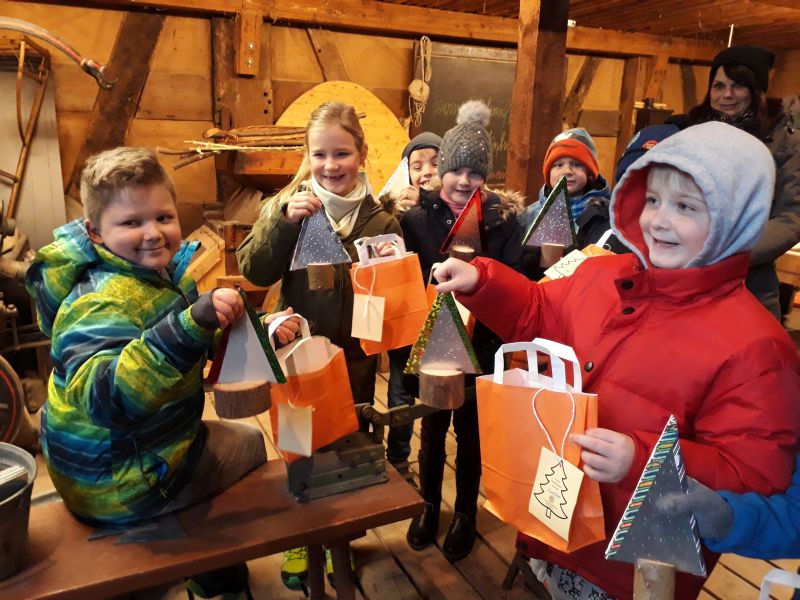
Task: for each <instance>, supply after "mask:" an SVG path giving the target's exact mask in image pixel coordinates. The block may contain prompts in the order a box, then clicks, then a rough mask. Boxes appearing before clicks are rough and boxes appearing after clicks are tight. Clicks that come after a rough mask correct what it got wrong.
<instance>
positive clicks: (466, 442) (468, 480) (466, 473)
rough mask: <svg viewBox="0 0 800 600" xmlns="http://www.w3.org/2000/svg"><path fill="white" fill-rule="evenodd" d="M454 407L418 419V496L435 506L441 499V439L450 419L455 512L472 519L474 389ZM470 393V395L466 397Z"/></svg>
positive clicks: (476, 459)
mask: <svg viewBox="0 0 800 600" xmlns="http://www.w3.org/2000/svg"><path fill="white" fill-rule="evenodd" d="M471 391H472V394H469V391H468V393H467V399H466V400H465V402H464V405H463V406H462V407H461V408H459V409H457V410H440V411H438V412H436V413H433V414H431V415H428V416H426V417H423V419H422V435H421V438H422V444H421V446H420V450H419V472H420V487H421V491H422V497H423V498H424V499H425V502H430V503H431V504H436V505H438V504H439V503H440V502H441V500H442V478H443V477H444V465H445V438H446V436H447V430H448V429H449V428H450V418H451V417H452V419H453V428H454V429H455V433H456V444H457V448H456V505H455V510H456V512H460V513H463V514H465V515H467V516H469V517H471V518H473V519H474V518H475V515H476V514H477V512H478V489H479V487H480V483H481V445H480V438H479V437H478V405H477V402H476V400H475V393H474V390H471ZM470 396H471V397H470Z"/></svg>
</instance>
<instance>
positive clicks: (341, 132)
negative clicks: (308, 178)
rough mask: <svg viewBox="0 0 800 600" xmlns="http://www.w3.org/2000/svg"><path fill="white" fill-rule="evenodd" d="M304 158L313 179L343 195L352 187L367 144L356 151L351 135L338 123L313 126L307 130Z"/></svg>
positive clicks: (364, 156)
mask: <svg viewBox="0 0 800 600" xmlns="http://www.w3.org/2000/svg"><path fill="white" fill-rule="evenodd" d="M308 158H309V161H310V163H311V174H312V175H313V176H314V179H316V180H317V183H319V184H320V185H321V186H322V187H324V188H325V189H326V190H328V191H329V192H331V193H333V194H336V195H337V196H346V195H347V194H349V193H350V192H352V191H353V189H354V188H355V187H356V181H357V180H358V169H359V167H360V166H361V165H363V164H364V161H365V160H366V158H367V145H366V144H364V147H363V149H362V151H361V152H359V151H358V148H357V147H356V140H355V138H353V136H352V135H350V133H348V132H347V130H346V129H344V128H343V127H342V126H341V125H329V126H328V127H322V128H315V129H312V130H311V131H309V132H308Z"/></svg>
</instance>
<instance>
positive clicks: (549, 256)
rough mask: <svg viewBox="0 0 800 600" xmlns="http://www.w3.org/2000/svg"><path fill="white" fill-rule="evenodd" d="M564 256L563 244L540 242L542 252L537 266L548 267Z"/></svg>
mask: <svg viewBox="0 0 800 600" xmlns="http://www.w3.org/2000/svg"><path fill="white" fill-rule="evenodd" d="M563 256H564V246H562V245H561V244H542V254H541V256H540V258H539V266H540V267H544V268H545V269H549V268H550V267H552V266H553V265H554V264H556V263H557V262H558V261H560V260H561V258H562V257H563Z"/></svg>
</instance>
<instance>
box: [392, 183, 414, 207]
mask: <svg viewBox="0 0 800 600" xmlns="http://www.w3.org/2000/svg"><path fill="white" fill-rule="evenodd" d="M397 202H398V203H399V204H400V206H402V207H403V208H404V209H406V210H408V209H409V208H412V207H414V206H416V205H417V204H419V190H418V189H417V188H415V187H414V186H413V185H410V186H408V187H407V188H405V189H404V190H403V191H402V192H400V194H398V196H397Z"/></svg>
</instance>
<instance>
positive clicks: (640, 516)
mask: <svg viewBox="0 0 800 600" xmlns="http://www.w3.org/2000/svg"><path fill="white" fill-rule="evenodd" d="M687 491H688V483H687V481H686V471H685V469H684V466H683V457H682V455H681V446H680V440H679V439H678V425H677V422H676V421H675V417H674V416H670V417H669V419H668V420H667V424H666V426H665V427H664V431H663V432H662V433H661V436H660V437H659V438H658V441H657V442H656V445H655V447H654V448H653V452H652V454H651V455H650V459H649V460H648V461H647V466H645V469H644V471H643V472H642V475H641V477H640V478H639V483H638V484H637V485H636V489H635V490H634V492H633V495H632V496H631V499H630V501H629V502H628V506H627V508H626V509H625V512H624V513H623V514H622V518H621V519H620V522H619V524H618V525H617V529H616V530H615V531H614V535H613V536H611V541H610V542H609V544H608V547H607V548H606V558H609V559H613V560H621V561H624V562H630V563H634V564H635V565H637V570H638V571H641V573H639V575H638V576H639V577H645V578H647V577H649V576H648V575H647V573H649V572H656V573H662V575H668V574H669V571H670V569H671V571H672V577H673V579H674V571H675V569H678V570H679V571H684V572H686V573H692V574H693V575H699V576H702V577H705V576H706V566H705V562H704V561H703V555H702V553H701V551H700V535H699V533H698V531H697V523H696V522H695V519H694V515H690V516H688V517H686V516H678V517H671V516H667V515H665V514H663V513H661V512H660V511H658V510H657V508H656V502H657V501H658V500H659V498H661V497H662V496H665V495H667V494H676V493H684V494H685V493H686V492H687ZM673 583H674V582H673ZM660 585H662V586H664V585H668V582H667V583H663V582H662V583H661V584H660ZM660 597H661V596H653V598H660Z"/></svg>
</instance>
